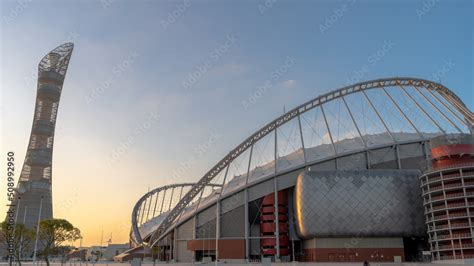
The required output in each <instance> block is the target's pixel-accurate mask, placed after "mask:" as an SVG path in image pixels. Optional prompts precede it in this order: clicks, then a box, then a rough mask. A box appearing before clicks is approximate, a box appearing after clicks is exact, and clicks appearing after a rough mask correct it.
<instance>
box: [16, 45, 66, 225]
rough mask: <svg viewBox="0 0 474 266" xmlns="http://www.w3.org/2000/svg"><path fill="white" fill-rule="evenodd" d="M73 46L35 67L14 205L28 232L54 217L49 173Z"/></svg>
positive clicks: (50, 55)
mask: <svg viewBox="0 0 474 266" xmlns="http://www.w3.org/2000/svg"><path fill="white" fill-rule="evenodd" d="M73 47H74V45H73V44H72V43H65V44H63V45H60V46H58V47H56V48H55V49H54V50H52V51H51V52H49V53H48V54H47V55H46V56H45V57H43V59H41V62H40V63H39V65H38V89H37V93H36V105H35V113H34V117H33V126H32V129H31V135H30V141H29V144H28V151H27V152H26V158H25V162H24V164H23V168H22V170H21V175H20V179H19V182H18V187H17V189H16V193H15V198H14V201H13V204H14V205H16V211H17V220H18V221H17V222H18V223H23V222H24V223H25V225H26V226H27V227H29V228H32V227H34V226H36V224H37V222H38V218H39V215H40V212H41V218H40V220H45V219H51V218H52V217H53V205H52V193H51V185H52V179H51V173H52V158H53V143H54V129H55V127H56V115H57V112H58V106H59V99H60V97H61V91H62V87H63V82H64V77H65V76H66V71H67V68H68V65H69V60H70V58H71V53H72V50H73Z"/></svg>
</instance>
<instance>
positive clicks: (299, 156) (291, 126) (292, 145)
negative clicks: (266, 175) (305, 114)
mask: <svg viewBox="0 0 474 266" xmlns="http://www.w3.org/2000/svg"><path fill="white" fill-rule="evenodd" d="M277 151H278V156H277V171H282V170H285V169H288V168H291V167H294V166H297V165H302V164H304V155H303V145H302V143H301V134H300V126H299V123H298V118H297V117H296V118H293V119H292V120H290V121H288V122H286V123H285V124H283V125H281V126H280V127H279V128H278V129H277Z"/></svg>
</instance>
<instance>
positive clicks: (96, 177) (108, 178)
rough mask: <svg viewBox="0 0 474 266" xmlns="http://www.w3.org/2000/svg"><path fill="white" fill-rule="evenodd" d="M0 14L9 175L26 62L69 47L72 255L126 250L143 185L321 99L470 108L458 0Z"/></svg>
mask: <svg viewBox="0 0 474 266" xmlns="http://www.w3.org/2000/svg"><path fill="white" fill-rule="evenodd" d="M0 9H1V32H0V40H1V42H0V45H1V46H0V57H1V60H0V62H1V63H0V68H1V71H0V72H1V73H0V84H1V94H0V97H1V101H0V112H1V113H0V115H1V124H0V126H1V156H0V158H1V162H2V164H3V162H5V164H6V153H7V152H8V151H14V152H15V156H16V160H17V163H16V165H17V170H16V175H17V176H18V175H19V174H20V170H21V165H22V164H23V160H24V156H25V153H26V149H27V144H28V138H29V134H30V131H31V123H32V119H33V109H34V104H35V97H36V77H37V64H38V63H39V61H40V60H41V58H42V57H43V56H44V55H45V54H46V53H48V52H49V51H50V50H52V49H53V48H55V47H56V46H58V45H60V44H62V43H64V42H73V43H74V45H75V47H74V51H73V54H72V58H71V62H70V66H69V69H68V73H67V76H66V80H65V83H64V87H63V92H62V96H61V103H60V106H59V112H58V117H57V125H56V133H55V144H54V145H55V147H54V155H53V174H52V175H53V177H52V178H53V201H54V216H55V217H58V218H65V219H67V220H69V221H70V222H71V223H72V224H73V225H75V226H76V227H78V228H80V229H81V231H82V233H83V236H84V239H83V245H85V246H88V245H97V244H99V243H100V241H101V233H102V232H103V234H104V241H105V240H106V239H108V238H109V237H110V236H112V242H113V243H126V242H128V233H129V230H130V215H131V210H132V208H133V206H134V204H135V202H136V201H137V200H138V198H139V197H141V196H142V195H143V194H144V193H145V192H147V191H148V189H153V188H156V187H159V186H163V185H166V184H170V183H178V182H193V181H197V180H198V179H199V178H200V177H201V176H202V175H203V174H204V173H205V172H207V170H209V169H210V168H211V167H212V166H213V165H214V164H215V163H217V162H218V161H219V160H220V159H221V158H222V157H223V156H225V155H226V154H227V153H228V152H229V151H230V150H231V149H233V148H234V147H235V146H237V145H238V144H239V143H240V142H241V141H243V140H244V139H245V138H246V137H247V136H249V135H250V134H252V133H253V132H255V131H256V130H258V129H259V128H260V127H262V126H263V125H264V124H266V123H268V122H269V121H271V120H273V119H274V118H276V117H277V116H279V115H281V114H282V113H283V111H284V110H289V109H290V108H293V107H295V106H297V105H299V104H302V103H304V102H306V101H308V100H310V99H312V98H315V97H316V96H318V95H320V94H323V93H325V92H329V91H331V90H334V89H337V88H339V87H342V86H345V85H349V84H352V83H355V82H359V81H364V80H370V79H377V78H384V77H394V76H409V77H417V78H424V79H430V80H433V81H437V82H441V83H442V84H443V85H445V86H446V87H448V88H450V89H451V90H452V91H454V92H455V93H456V94H457V95H458V96H460V97H461V99H463V101H464V103H465V104H466V105H467V106H468V107H469V108H470V109H471V110H473V107H474V95H473V88H474V86H473V85H474V84H473V76H474V68H473V62H474V60H473V59H474V58H473V35H474V26H473V25H474V24H473V18H472V13H473V11H474V6H473V2H472V1H431V0H424V1H359V0H347V1H287V0H264V1H261V0H259V1H250V0H243V1H235V0H234V1H215V0H205V1H194V0H177V1H131V0H126V1H120V0H99V1H89V0H76V1H51V0H45V1H38V0H17V1H8V0H0ZM263 87H265V89H262V88H263ZM4 168H5V170H3V169H2V170H1V172H2V179H1V180H0V188H5V189H6V182H5V179H4V178H3V177H4V176H5V175H4V174H5V172H6V166H5V167H4ZM0 196H1V199H0V203H1V202H5V203H6V202H7V200H6V193H3V194H0ZM4 211H6V207H5V204H1V205H0V212H4Z"/></svg>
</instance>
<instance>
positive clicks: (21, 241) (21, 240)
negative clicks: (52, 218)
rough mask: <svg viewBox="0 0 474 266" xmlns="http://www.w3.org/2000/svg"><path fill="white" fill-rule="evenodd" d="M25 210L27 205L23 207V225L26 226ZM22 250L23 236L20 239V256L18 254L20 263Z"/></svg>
mask: <svg viewBox="0 0 474 266" xmlns="http://www.w3.org/2000/svg"><path fill="white" fill-rule="evenodd" d="M27 210H28V205H25V212H24V213H23V225H25V226H26V224H25V223H26V211H27ZM22 250H23V235H22V236H21V238H20V254H19V255H20V261H21V254H22V253H21V252H22Z"/></svg>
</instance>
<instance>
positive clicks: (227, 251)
mask: <svg viewBox="0 0 474 266" xmlns="http://www.w3.org/2000/svg"><path fill="white" fill-rule="evenodd" d="M187 249H188V250H191V251H197V250H216V240H213V239H195V240H188V241H187ZM219 259H245V240H244V239H220V240H219Z"/></svg>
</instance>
